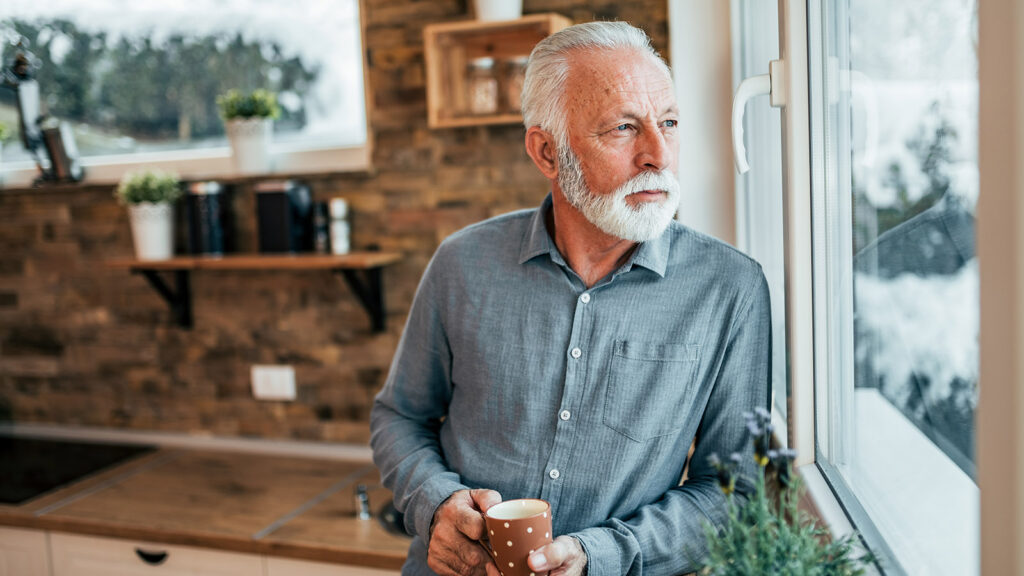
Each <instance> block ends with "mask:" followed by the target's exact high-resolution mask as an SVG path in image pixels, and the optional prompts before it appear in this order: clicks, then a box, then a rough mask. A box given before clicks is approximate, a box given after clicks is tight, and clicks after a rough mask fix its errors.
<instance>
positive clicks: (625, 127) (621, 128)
mask: <svg viewBox="0 0 1024 576" xmlns="http://www.w3.org/2000/svg"><path fill="white" fill-rule="evenodd" d="M615 129H616V130H618V131H619V132H624V131H626V130H629V124H619V125H618V126H616V127H615Z"/></svg>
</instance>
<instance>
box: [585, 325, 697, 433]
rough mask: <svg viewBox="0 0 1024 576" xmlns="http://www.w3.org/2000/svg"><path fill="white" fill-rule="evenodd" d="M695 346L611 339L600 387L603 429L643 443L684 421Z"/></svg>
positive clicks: (694, 365)
mask: <svg viewBox="0 0 1024 576" xmlns="http://www.w3.org/2000/svg"><path fill="white" fill-rule="evenodd" d="M699 359H700V346H697V345H693V344H670V343H647V342H636V341H625V340H616V341H615V347H614V350H613V352H612V359H611V362H610V364H609V367H608V377H607V382H606V384H605V398H604V415H603V417H604V425H605V426H607V427H609V428H611V429H613V430H615V431H616V432H618V433H619V434H622V435H623V436H625V437H627V438H629V439H631V440H634V441H636V442H643V441H645V440H650V439H652V438H657V437H659V436H666V435H669V434H673V433H674V432H676V431H678V430H679V429H680V428H682V426H683V424H684V423H685V421H686V418H688V417H689V412H690V408H691V407H692V406H693V401H694V397H695V396H696V394H697V385H696V383H695V382H694V380H695V372H696V370H697V364H698V363H699Z"/></svg>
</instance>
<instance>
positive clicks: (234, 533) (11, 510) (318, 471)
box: [0, 448, 409, 569]
mask: <svg viewBox="0 0 1024 576" xmlns="http://www.w3.org/2000/svg"><path fill="white" fill-rule="evenodd" d="M359 484H363V485H366V486H367V489H368V490H367V491H368V494H369V497H370V505H371V508H372V510H373V511H375V512H376V511H377V510H379V509H380V508H381V506H383V505H384V504H386V503H387V502H390V500H391V493H390V492H389V491H387V490H386V489H384V488H382V487H381V486H380V484H379V476H378V475H377V471H376V470H375V469H374V467H373V465H372V464H370V463H368V462H353V461H344V460H329V459H319V458H304V457H301V458H300V457H286V456H277V455H265V454H253V453H233V452H216V451H203V450H183V449H169V448H164V449H160V450H157V451H156V452H153V453H149V454H146V455H143V456H140V457H137V458H134V459H132V460H130V461H127V462H124V463H122V464H120V465H118V466H115V467H113V468H110V469H107V470H104V471H102V472H100V473H97V474H94V475H91V476H88V477H86V478H84V479H81V480H79V481H77V482H74V483H72V484H70V485H67V486H64V487H61V488H58V489H56V490H54V491H51V492H49V493H47V494H44V495H42V496H40V497H37V498H35V499H32V500H29V501H27V502H25V503H23V504H21V505H0V525H6V526H13V527H22V528H36V529H42V530H54V531H63V532H70V533H76V534H84V535H92V536H108V537H115V538H124V539H134V540H147V541H152V542H161V543H166V544H179V545H187V546H200V547H207V548H215V549H220V550H231V551H237V552H246V553H255V554H266V555H269V556H281V557H288V558H297V559H307V560H314V561H320V562H331V563H338V564H348V565H356V566H366V567H373V568H385V569H398V568H400V567H401V565H402V563H403V562H404V560H405V555H406V551H407V549H408V546H409V539H408V538H407V537H404V536H399V535H395V534H392V533H390V532H388V531H386V530H384V528H383V527H382V526H381V525H380V523H378V522H377V520H376V519H370V520H359V519H357V518H356V514H355V507H356V504H355V492H354V491H355V487H356V486H357V485H359Z"/></svg>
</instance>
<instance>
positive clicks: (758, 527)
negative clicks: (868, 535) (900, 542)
mask: <svg viewBox="0 0 1024 576" xmlns="http://www.w3.org/2000/svg"><path fill="white" fill-rule="evenodd" d="M744 417H745V418H746V421H747V422H746V427H747V432H748V434H749V437H750V440H751V443H752V444H753V448H754V450H753V459H754V462H756V464H757V467H756V470H757V472H756V474H755V476H754V478H753V479H751V478H747V477H744V476H743V475H742V474H740V473H738V469H739V468H741V467H742V462H743V460H744V459H745V458H749V457H750V456H749V455H746V454H739V453H734V454H732V455H730V457H729V458H728V459H727V460H722V459H721V458H720V457H719V456H718V455H717V454H712V455H711V457H710V458H709V462H708V463H709V464H710V465H711V467H712V468H714V470H715V472H716V474H717V477H718V485H719V488H721V490H722V492H723V493H725V497H726V504H727V506H728V514H727V516H726V518H725V522H724V525H723V526H722V527H721V528H718V529H716V528H714V527H712V526H711V525H710V524H706V525H705V529H704V535H705V539H706V544H707V549H708V559H707V561H706V562H705V563H704V566H703V568H702V569H701V570H700V572H699V574H700V576H774V575H776V574H786V575H788V576H859V575H862V574H865V573H867V569H868V568H869V567H870V566H871V564H872V563H873V562H875V561H876V558H875V557H874V556H873V555H872V554H871V553H870V552H868V551H867V550H864V549H863V548H862V547H861V544H860V540H859V538H858V536H857V535H856V534H848V535H846V536H843V537H841V538H839V539H838V540H833V539H832V535H831V534H830V533H829V531H828V529H827V528H824V527H822V526H820V525H819V524H818V522H817V520H816V519H814V518H812V517H811V516H810V515H809V514H808V513H807V512H805V511H804V510H802V509H801V508H800V507H799V503H800V496H801V493H802V490H803V486H802V483H801V481H800V477H799V476H798V475H797V474H796V472H795V471H794V470H793V469H792V466H793V460H794V459H795V458H796V453H795V452H793V451H790V450H772V449H771V442H772V423H771V418H772V417H771V414H770V413H769V412H768V411H767V410H765V409H764V408H759V409H758V410H757V411H756V413H748V414H744ZM770 468H771V469H774V471H775V475H776V476H775V481H776V483H777V490H772V489H771V488H772V487H771V486H770V485H769V484H768V483H766V481H765V478H766V475H767V472H768V470H769V469H770ZM751 484H752V486H751ZM739 485H743V486H745V487H746V488H747V490H746V492H747V493H748V495H747V498H746V499H745V501H743V502H742V503H740V502H737V500H735V499H734V498H735V495H734V493H735V492H737V491H738V489H739V487H740V486H739ZM688 556H692V554H691V553H689V552H688Z"/></svg>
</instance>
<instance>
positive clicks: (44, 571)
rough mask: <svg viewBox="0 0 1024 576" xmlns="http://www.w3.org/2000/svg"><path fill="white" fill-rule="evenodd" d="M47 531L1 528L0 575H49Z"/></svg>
mask: <svg viewBox="0 0 1024 576" xmlns="http://www.w3.org/2000/svg"><path fill="white" fill-rule="evenodd" d="M49 574H50V555H49V554H48V553H47V551H46V532H43V531H42V530H22V529H20V528H18V529H16V528H0V576H49Z"/></svg>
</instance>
